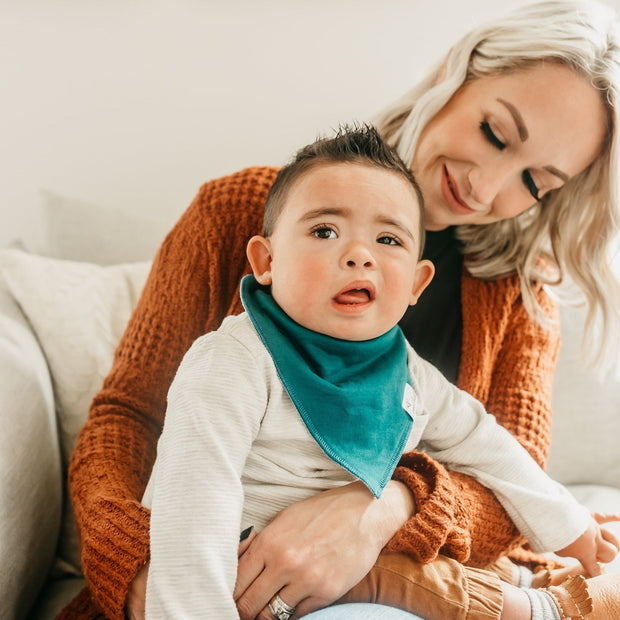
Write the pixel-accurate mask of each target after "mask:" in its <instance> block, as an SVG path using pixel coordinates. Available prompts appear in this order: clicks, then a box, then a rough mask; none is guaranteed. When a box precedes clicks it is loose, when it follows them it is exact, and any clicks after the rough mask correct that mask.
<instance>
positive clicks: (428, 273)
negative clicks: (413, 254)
mask: <svg viewBox="0 0 620 620" xmlns="http://www.w3.org/2000/svg"><path fill="white" fill-rule="evenodd" d="M434 275H435V265H433V263H431V261H430V260H427V259H424V260H421V261H418V264H417V265H416V266H415V278H414V280H413V287H412V289H411V297H410V298H409V305H410V306H415V304H416V303H417V302H418V298H419V297H420V295H421V294H422V293H423V292H424V289H425V288H426V287H427V286H428V285H429V284H430V283H431V280H432V279H433V276H434Z"/></svg>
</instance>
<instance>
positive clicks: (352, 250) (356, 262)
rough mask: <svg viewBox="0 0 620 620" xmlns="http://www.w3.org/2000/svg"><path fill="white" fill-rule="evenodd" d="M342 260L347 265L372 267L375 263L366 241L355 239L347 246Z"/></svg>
mask: <svg viewBox="0 0 620 620" xmlns="http://www.w3.org/2000/svg"><path fill="white" fill-rule="evenodd" d="M342 260H343V262H344V264H345V265H346V266H347V267H366V268H371V267H374V265H375V259H374V256H373V255H372V252H371V251H370V249H369V248H368V246H367V245H366V244H365V243H362V242H359V241H354V242H351V243H349V245H348V246H347V248H346V250H345V252H344V254H343V256H342Z"/></svg>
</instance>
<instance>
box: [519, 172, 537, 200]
mask: <svg viewBox="0 0 620 620" xmlns="http://www.w3.org/2000/svg"><path fill="white" fill-rule="evenodd" d="M521 178H522V179H523V183H525V187H527V190H528V192H529V193H530V194H532V196H533V197H534V198H535V199H536V200H540V196H539V192H540V190H539V189H538V187H536V183H534V179H533V178H532V175H531V174H530V173H529V172H528V171H527V170H524V171H523V174H522V175H521Z"/></svg>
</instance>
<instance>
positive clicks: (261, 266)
mask: <svg viewBox="0 0 620 620" xmlns="http://www.w3.org/2000/svg"><path fill="white" fill-rule="evenodd" d="M245 253H246V254H247V257H248V260H249V261H250V266H251V267H252V271H253V272H254V277H255V278H256V281H257V282H258V283H259V284H262V285H263V286H269V285H270V284H271V260H272V253H271V242H270V241H269V239H267V238H266V237H263V236H262V235H254V237H252V238H251V239H250V240H249V241H248V245H247V247H246V250H245Z"/></svg>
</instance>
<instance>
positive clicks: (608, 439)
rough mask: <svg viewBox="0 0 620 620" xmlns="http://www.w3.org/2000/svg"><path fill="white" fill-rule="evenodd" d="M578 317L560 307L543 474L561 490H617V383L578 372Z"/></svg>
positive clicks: (572, 310)
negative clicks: (588, 486) (549, 432)
mask: <svg viewBox="0 0 620 620" xmlns="http://www.w3.org/2000/svg"><path fill="white" fill-rule="evenodd" d="M584 317H585V310H584V309H582V308H575V307H568V306H567V307H562V310H561V318H562V346H561V348H560V356H559V359H558V364H557V369H556V373H555V379H554V386H553V427H552V435H551V437H552V439H551V453H550V456H549V461H548V465H549V473H550V474H551V475H552V476H553V477H554V478H556V479H557V480H559V481H560V482H562V483H564V484H599V485H609V486H612V487H617V488H620V448H619V447H618V438H619V437H620V381H618V380H613V379H607V380H605V381H603V380H601V379H600V378H598V376H597V374H596V373H595V372H594V371H592V370H588V369H586V368H585V367H584V363H583V358H582V355H581V335H582V332H583V323H584ZM616 510H618V511H620V505H618V506H617V507H616Z"/></svg>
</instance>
